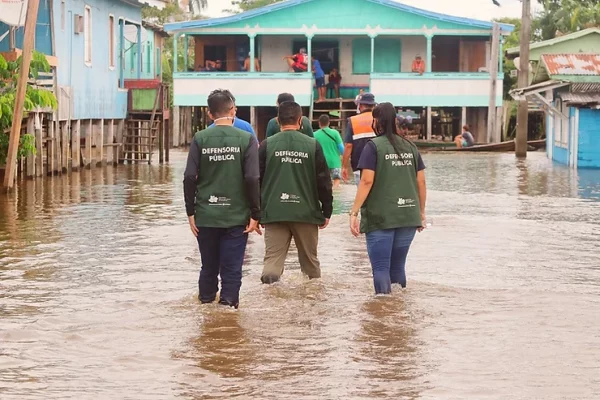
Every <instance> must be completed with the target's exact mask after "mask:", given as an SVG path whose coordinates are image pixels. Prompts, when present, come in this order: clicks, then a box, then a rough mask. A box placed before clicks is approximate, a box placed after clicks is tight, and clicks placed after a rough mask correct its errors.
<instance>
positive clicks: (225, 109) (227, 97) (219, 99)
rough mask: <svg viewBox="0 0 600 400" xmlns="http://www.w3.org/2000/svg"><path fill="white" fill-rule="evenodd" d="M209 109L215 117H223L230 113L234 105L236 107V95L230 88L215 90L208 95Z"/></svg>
mask: <svg viewBox="0 0 600 400" xmlns="http://www.w3.org/2000/svg"><path fill="white" fill-rule="evenodd" d="M206 102H207V104H208V111H210V113H211V114H212V115H213V116H214V117H217V118H219V117H222V116H224V115H226V114H227V113H229V111H231V109H232V108H233V107H235V97H233V95H232V94H231V92H230V91H229V90H224V89H217V90H213V91H212V92H211V93H210V94H209V95H208V100H207V101H206Z"/></svg>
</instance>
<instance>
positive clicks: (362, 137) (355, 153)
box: [350, 111, 377, 171]
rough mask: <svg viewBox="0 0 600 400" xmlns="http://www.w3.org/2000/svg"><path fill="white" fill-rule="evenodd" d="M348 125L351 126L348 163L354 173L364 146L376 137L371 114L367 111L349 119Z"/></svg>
mask: <svg viewBox="0 0 600 400" xmlns="http://www.w3.org/2000/svg"><path fill="white" fill-rule="evenodd" d="M350 125H352V157H351V159H350V162H351V164H352V169H353V170H354V171H356V170H357V169H358V161H359V160H360V155H361V154H362V151H363V149H364V148H365V145H366V144H367V142H368V141H369V140H371V139H373V138H375V137H377V135H376V134H375V132H373V113H372V112H371V111H367V112H364V113H362V114H358V115H356V116H354V117H350Z"/></svg>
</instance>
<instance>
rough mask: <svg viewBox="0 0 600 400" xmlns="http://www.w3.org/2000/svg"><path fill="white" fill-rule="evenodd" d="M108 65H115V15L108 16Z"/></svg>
mask: <svg viewBox="0 0 600 400" xmlns="http://www.w3.org/2000/svg"><path fill="white" fill-rule="evenodd" d="M108 66H109V67H110V68H114V67H115V17H113V16H112V15H109V16H108Z"/></svg>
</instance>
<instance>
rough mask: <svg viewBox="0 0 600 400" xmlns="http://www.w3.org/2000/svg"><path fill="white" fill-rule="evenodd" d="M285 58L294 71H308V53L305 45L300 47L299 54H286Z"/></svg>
mask: <svg viewBox="0 0 600 400" xmlns="http://www.w3.org/2000/svg"><path fill="white" fill-rule="evenodd" d="M283 59H284V60H287V62H288V65H289V67H290V69H291V70H292V71H294V72H306V71H308V54H306V49H305V48H304V47H303V48H301V49H300V52H299V53H298V54H294V55H293V56H285V57H283Z"/></svg>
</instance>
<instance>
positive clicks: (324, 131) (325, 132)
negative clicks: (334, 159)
mask: <svg viewBox="0 0 600 400" xmlns="http://www.w3.org/2000/svg"><path fill="white" fill-rule="evenodd" d="M321 130H322V131H323V133H324V134H326V135H327V137H328V138H329V139H331V140H333V141H334V142H335V143H336V144H337V140H335V138H332V137H331V136H330V135H329V133H328V132H327V131H326V130H325V129H321Z"/></svg>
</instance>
